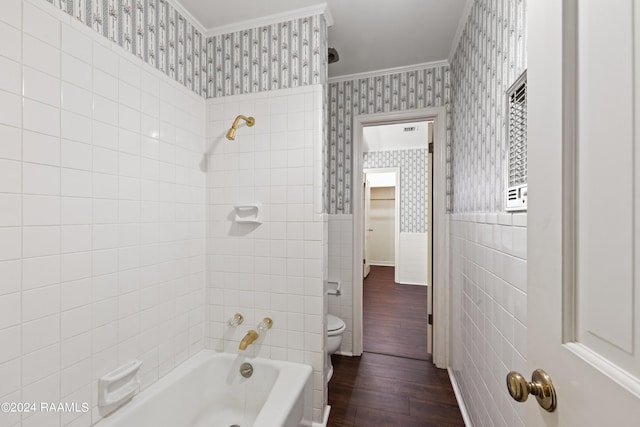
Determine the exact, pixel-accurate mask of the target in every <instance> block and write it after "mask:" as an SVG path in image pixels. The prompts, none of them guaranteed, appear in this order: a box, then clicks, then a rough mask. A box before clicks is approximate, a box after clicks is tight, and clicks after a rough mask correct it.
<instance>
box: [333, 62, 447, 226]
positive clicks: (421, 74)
mask: <svg viewBox="0 0 640 427" xmlns="http://www.w3.org/2000/svg"><path fill="white" fill-rule="evenodd" d="M328 102H329V105H328V108H329V110H328V114H329V129H328V146H327V147H326V152H325V154H326V156H325V162H326V164H325V180H326V181H325V182H326V189H325V192H326V193H325V203H326V205H327V209H328V213H331V214H343V213H351V212H352V200H351V196H352V193H351V188H352V187H351V186H352V185H353V173H354V172H353V170H352V168H353V162H352V158H353V119H354V117H355V116H357V115H360V114H372V113H381V112H389V111H404V110H412V109H417V108H424V107H430V106H442V105H445V106H446V107H447V124H446V126H447V141H446V142H447V150H446V153H447V171H446V175H447V209H448V210H450V199H451V197H450V195H451V186H450V182H451V179H450V178H451V174H450V170H451V168H450V162H451V155H450V154H451V150H450V146H451V136H450V135H451V133H450V125H449V124H450V117H449V105H450V89H449V67H448V66H438V67H425V68H422V69H418V70H415V71H406V72H399V73H392V74H385V75H381V76H377V77H369V78H361V79H355V80H347V81H340V82H333V83H329V100H328Z"/></svg>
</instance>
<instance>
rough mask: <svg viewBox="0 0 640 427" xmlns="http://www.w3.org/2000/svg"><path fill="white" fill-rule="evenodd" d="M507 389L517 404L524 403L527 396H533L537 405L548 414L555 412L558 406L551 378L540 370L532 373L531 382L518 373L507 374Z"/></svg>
mask: <svg viewBox="0 0 640 427" xmlns="http://www.w3.org/2000/svg"><path fill="white" fill-rule="evenodd" d="M507 389H509V394H510V395H511V397H513V399H514V400H516V401H518V402H525V401H526V400H527V398H528V397H529V394H533V395H534V396H535V397H536V399H537V400H538V404H539V405H540V406H542V408H544V409H545V410H547V411H549V412H553V411H555V409H556V406H557V404H558V400H557V398H556V389H555V388H554V387H553V383H552V382H551V378H550V377H549V375H548V374H547V373H546V372H545V371H543V370H542V369H536V370H535V371H533V374H531V382H528V381H527V380H526V379H525V378H524V377H523V376H522V374H520V373H519V372H513V371H511V372H509V373H508V374H507Z"/></svg>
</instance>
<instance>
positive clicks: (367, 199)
mask: <svg viewBox="0 0 640 427" xmlns="http://www.w3.org/2000/svg"><path fill="white" fill-rule="evenodd" d="M363 223H364V251H363V252H364V253H363V255H364V263H363V264H364V269H363V274H362V277H367V276H368V275H369V273H370V272H371V263H370V262H369V252H370V251H369V240H370V236H369V234H370V233H371V232H372V231H373V229H372V228H371V183H370V182H369V180H368V179H367V174H364V221H363Z"/></svg>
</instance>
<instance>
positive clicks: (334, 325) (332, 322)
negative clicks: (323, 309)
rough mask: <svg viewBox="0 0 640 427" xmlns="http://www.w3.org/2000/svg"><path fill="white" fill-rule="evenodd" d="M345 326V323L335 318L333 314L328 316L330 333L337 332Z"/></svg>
mask: <svg viewBox="0 0 640 427" xmlns="http://www.w3.org/2000/svg"><path fill="white" fill-rule="evenodd" d="M344 326H345V325H344V321H343V320H342V319H341V318H339V317H336V316H334V315H333V314H329V315H327V330H328V331H337V330H338V329H340V328H343V327H344Z"/></svg>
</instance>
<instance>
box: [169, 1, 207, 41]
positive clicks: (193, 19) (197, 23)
mask: <svg viewBox="0 0 640 427" xmlns="http://www.w3.org/2000/svg"><path fill="white" fill-rule="evenodd" d="M167 3H169V4H171V5H172V6H173V8H174V9H175V10H176V11H178V13H179V14H180V15H182V16H184V17H185V18H187V20H188V21H189V22H191V25H193V26H194V27H195V28H196V30H198V31H199V32H200V34H202V35H204V36H206V33H207V29H206V28H205V27H204V25H202V23H201V22H200V21H199V20H198V19H197V18H196V17H195V16H193V15H192V14H191V12H189V11H188V10H187V9H186V8H185V7H184V6H183V5H182V3H180V1H179V0H167Z"/></svg>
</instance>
